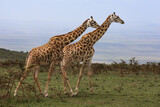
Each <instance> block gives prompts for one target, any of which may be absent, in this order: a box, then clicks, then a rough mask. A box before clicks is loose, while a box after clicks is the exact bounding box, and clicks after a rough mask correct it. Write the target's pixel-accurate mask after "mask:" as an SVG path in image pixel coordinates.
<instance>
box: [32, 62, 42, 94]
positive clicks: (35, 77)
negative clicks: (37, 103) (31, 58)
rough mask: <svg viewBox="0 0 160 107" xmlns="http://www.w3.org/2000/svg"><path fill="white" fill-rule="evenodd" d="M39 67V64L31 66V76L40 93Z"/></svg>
mask: <svg viewBox="0 0 160 107" xmlns="http://www.w3.org/2000/svg"><path fill="white" fill-rule="evenodd" d="M39 68H40V66H39V65H37V66H35V67H34V68H33V70H34V71H33V77H34V80H35V81H36V83H37V86H38V89H39V91H40V93H42V90H41V88H40V84H39V80H38V73H39Z"/></svg>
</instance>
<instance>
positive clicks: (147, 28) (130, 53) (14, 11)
mask: <svg viewBox="0 0 160 107" xmlns="http://www.w3.org/2000/svg"><path fill="white" fill-rule="evenodd" d="M113 12H116V14H117V15H119V16H120V17H121V18H122V19H123V20H124V21H125V24H124V25H121V24H117V23H113V24H112V25H111V26H110V28H109V29H108V31H107V32H106V34H105V35H104V36H103V37H102V38H101V39H100V40H99V41H98V43H97V44H96V45H95V46H94V47H95V50H96V53H95V56H94V59H93V60H94V61H95V62H106V63H109V62H112V61H113V60H119V59H121V58H123V59H129V58H131V57H134V56H135V57H137V58H138V59H140V60H141V61H157V62H158V61H159V60H160V54H158V53H160V14H159V13H160V0H114V1H113V0H0V48H6V49H10V50H17V51H30V50H31V49H32V48H34V47H37V46H41V45H43V44H45V43H46V42H48V40H49V38H50V37H52V36H55V35H60V34H65V33H67V32H70V31H72V30H74V29H75V28H77V27H78V26H80V25H81V24H82V23H83V22H84V21H85V20H86V19H87V18H89V17H90V16H93V18H94V20H96V21H97V23H99V24H102V23H103V21H104V20H105V19H106V18H107V17H108V15H110V14H112V13H113ZM93 30H94V29H93V28H89V29H87V30H86V32H85V33H87V32H90V31H93ZM85 33H84V34H85ZM77 40H79V39H77Z"/></svg>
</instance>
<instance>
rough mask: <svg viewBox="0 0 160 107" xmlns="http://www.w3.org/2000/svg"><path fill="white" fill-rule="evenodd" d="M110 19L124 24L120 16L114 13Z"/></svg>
mask: <svg viewBox="0 0 160 107" xmlns="http://www.w3.org/2000/svg"><path fill="white" fill-rule="evenodd" d="M110 18H111V21H112V22H116V23H121V24H124V21H123V20H122V19H121V18H120V17H119V16H117V15H116V14H115V12H113V14H112V15H110Z"/></svg>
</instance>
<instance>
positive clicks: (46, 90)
mask: <svg viewBox="0 0 160 107" xmlns="http://www.w3.org/2000/svg"><path fill="white" fill-rule="evenodd" d="M54 66H55V62H54V61H53V62H52V63H51V64H50V68H49V72H48V80H47V83H46V87H45V91H44V96H45V97H47V96H48V85H49V83H50V80H51V77H52V73H53V71H54Z"/></svg>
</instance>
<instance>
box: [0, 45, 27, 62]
mask: <svg viewBox="0 0 160 107" xmlns="http://www.w3.org/2000/svg"><path fill="white" fill-rule="evenodd" d="M26 55H27V53H25V52H23V51H21V52H18V51H10V50H7V49H3V48H0V61H6V60H11V61H16V60H18V61H24V60H25V58H26Z"/></svg>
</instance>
